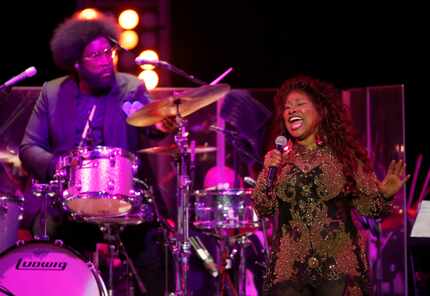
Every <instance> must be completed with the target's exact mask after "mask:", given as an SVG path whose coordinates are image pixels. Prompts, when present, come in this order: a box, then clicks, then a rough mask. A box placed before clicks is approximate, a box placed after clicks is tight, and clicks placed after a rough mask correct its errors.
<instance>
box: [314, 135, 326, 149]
mask: <svg viewBox="0 0 430 296" xmlns="http://www.w3.org/2000/svg"><path fill="white" fill-rule="evenodd" d="M315 138H316V139H315V140H316V143H317V146H322V145H324V140H323V139H322V138H323V137H321V135H320V134H319V133H318V134H317V135H316V137H315Z"/></svg>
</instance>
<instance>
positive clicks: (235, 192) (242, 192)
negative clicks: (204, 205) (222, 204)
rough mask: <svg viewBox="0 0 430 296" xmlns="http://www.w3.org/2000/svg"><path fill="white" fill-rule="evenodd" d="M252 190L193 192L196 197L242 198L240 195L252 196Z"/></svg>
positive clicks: (200, 190)
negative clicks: (228, 196)
mask: <svg viewBox="0 0 430 296" xmlns="http://www.w3.org/2000/svg"><path fill="white" fill-rule="evenodd" d="M252 192H253V190H252V188H229V189H216V188H214V189H212V188H211V189H199V190H195V191H194V192H193V195H196V196H206V195H231V196H240V195H242V194H243V195H248V194H249V195H250V194H252Z"/></svg>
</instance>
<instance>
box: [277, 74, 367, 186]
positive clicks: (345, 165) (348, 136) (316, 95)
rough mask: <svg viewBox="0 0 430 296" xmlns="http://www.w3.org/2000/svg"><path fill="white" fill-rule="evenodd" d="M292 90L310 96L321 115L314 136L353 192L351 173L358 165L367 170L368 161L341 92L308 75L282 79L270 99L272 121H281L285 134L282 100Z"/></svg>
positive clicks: (282, 130) (353, 184)
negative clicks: (337, 164) (326, 148)
mask: <svg viewBox="0 0 430 296" xmlns="http://www.w3.org/2000/svg"><path fill="white" fill-rule="evenodd" d="M292 91H302V92H304V93H305V94H307V95H308V96H309V97H310V98H311V100H312V102H313V103H314V105H315V107H316V109H317V111H318V113H319V114H320V115H321V123H320V126H319V129H318V134H317V138H318V139H320V140H321V142H322V143H324V144H326V145H328V146H329V147H330V148H331V149H332V151H333V152H334V154H335V156H336V157H337V159H338V160H339V162H340V163H341V164H342V171H343V174H344V176H345V178H346V184H345V190H346V191H349V192H355V191H356V190H357V186H356V182H355V179H354V177H353V173H354V172H356V171H357V168H358V166H359V165H360V166H361V167H362V168H363V169H364V171H366V172H370V171H371V165H370V161H369V157H368V154H367V151H366V149H365V148H364V147H363V145H362V144H361V143H360V142H359V140H358V137H357V133H356V131H355V130H354V128H353V127H352V122H351V118H350V116H349V113H348V112H347V109H346V108H345V106H344V104H343V103H342V96H341V92H340V91H339V90H338V89H336V88H335V87H334V86H333V85H332V84H330V83H327V82H323V81H320V80H318V79H314V78H312V77H309V76H304V75H301V76H297V77H294V78H291V79H289V80H286V81H285V82H284V83H283V84H282V85H281V87H280V88H279V89H278V91H277V93H276V95H275V99H274V103H275V106H276V110H275V120H276V123H278V126H279V123H281V126H280V128H281V132H282V133H285V134H286V135H287V136H289V135H288V131H287V129H286V128H285V124H284V120H283V117H282V115H283V111H284V105H285V100H286V98H287V96H288V94H289V93H290V92H292ZM289 138H290V139H291V137H289Z"/></svg>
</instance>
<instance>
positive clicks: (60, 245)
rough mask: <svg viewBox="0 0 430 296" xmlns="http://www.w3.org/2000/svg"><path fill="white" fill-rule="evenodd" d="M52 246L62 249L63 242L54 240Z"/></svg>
mask: <svg viewBox="0 0 430 296" xmlns="http://www.w3.org/2000/svg"><path fill="white" fill-rule="evenodd" d="M54 245H56V246H57V247H60V248H62V247H63V246H64V242H63V241H62V240H61V239H56V240H55V241H54Z"/></svg>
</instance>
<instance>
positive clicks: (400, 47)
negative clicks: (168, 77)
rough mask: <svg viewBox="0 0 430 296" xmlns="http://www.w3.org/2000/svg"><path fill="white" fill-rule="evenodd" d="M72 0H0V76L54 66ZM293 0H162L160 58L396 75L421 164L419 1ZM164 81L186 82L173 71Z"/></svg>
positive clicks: (277, 75) (241, 76) (382, 77)
mask: <svg viewBox="0 0 430 296" xmlns="http://www.w3.org/2000/svg"><path fill="white" fill-rule="evenodd" d="M77 2H78V1H70V0H68V1H67V0H57V1H37V3H35V2H30V1H25V2H22V3H21V2H20V1H16V2H14V3H13V4H11V3H8V4H7V5H4V6H3V8H2V10H1V12H0V15H1V17H0V25H1V28H2V29H1V32H2V46H1V55H0V59H1V71H0V81H1V82H4V81H6V80H7V79H9V78H10V77H12V76H14V75H16V74H18V73H20V72H21V71H22V70H24V69H26V68H27V67H29V66H31V65H34V66H35V67H36V68H37V69H38V72H39V74H38V75H37V77H34V78H31V79H28V80H26V81H24V82H22V83H21V85H24V86H35V85H37V86H39V85H41V84H42V83H43V81H45V80H49V79H52V78H54V77H56V76H58V75H60V74H62V73H61V72H60V71H59V70H58V69H56V68H55V66H54V65H53V63H52V60H51V56H50V51H49V39H50V37H51V34H52V31H53V29H54V27H55V26H56V25H57V24H58V23H59V22H61V21H62V20H63V19H64V18H65V17H67V16H69V15H71V14H72V13H73V12H74V11H75V10H76V9H77V8H78V5H79V4H78V3H77ZM127 2H128V1H124V2H123V3H124V5H126V4H127ZM295 2H296V1H294V2H293V1H227V0H219V1H210V2H208V1H197V0H189V1H170V6H171V7H170V11H171V12H170V14H171V57H169V58H168V60H169V61H170V62H171V63H173V64H174V65H176V66H177V67H180V68H182V69H184V70H185V71H187V72H188V73H191V74H193V75H195V76H197V77H199V78H201V79H203V80H208V81H210V80H211V79H213V78H214V77H216V76H218V75H219V74H220V73H222V72H223V71H224V70H225V69H227V68H228V67H230V66H232V67H234V72H233V73H231V74H230V75H229V76H228V77H226V78H225V82H227V83H230V84H231V86H232V87H233V88H266V87H269V88H272V87H278V86H279V85H280V84H281V82H282V81H283V80H284V79H287V78H289V77H291V76H292V75H295V74H298V73H305V74H310V75H313V76H316V77H319V78H321V79H326V80H329V81H332V82H334V83H335V84H336V85H337V86H338V87H340V88H354V87H366V86H380V85H394V84H404V85H405V91H406V100H405V101H406V141H407V142H406V143H407V145H406V149H407V150H406V151H407V157H408V163H409V168H410V169H411V168H412V166H413V163H414V162H415V159H416V156H417V155H418V154H419V153H424V154H425V156H424V163H425V164H428V163H429V161H428V158H429V157H430V156H429V153H428V151H429V147H430V144H429V141H428V139H427V134H428V133H427V132H426V128H427V126H428V125H427V124H426V121H425V118H426V117H427V112H428V111H427V107H428V105H429V104H428V101H429V99H430V98H429V95H428V93H427V92H426V86H427V85H428V82H427V79H428V76H429V75H428V60H429V59H428V53H429V46H428V45H427V43H428V41H427V40H426V37H427V36H428V28H429V27H430V26H429V24H428V22H429V21H428V17H426V15H425V14H426V9H424V8H423V5H421V7H420V6H418V5H416V4H412V3H410V2H408V3H409V4H405V3H406V1H403V3H402V2H400V3H398V4H393V3H392V2H390V3H389V4H386V5H378V6H377V5H375V4H366V3H364V2H361V1H360V2H359V4H357V3H351V4H348V6H346V5H345V6H342V5H336V6H335V5H329V6H327V5H326V4H325V5H321V4H318V5H315V4H314V3H311V2H302V4H300V5H299V4H297V3H295ZM161 58H162V59H163V57H161ZM171 84H172V85H169V86H175V87H177V86H192V85H190V84H189V83H188V82H187V81H185V80H183V79H182V78H178V77H174V76H173V77H172V83H171ZM164 86H167V85H164Z"/></svg>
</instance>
